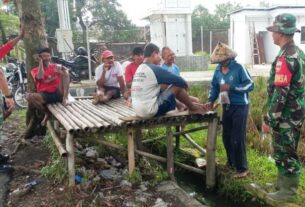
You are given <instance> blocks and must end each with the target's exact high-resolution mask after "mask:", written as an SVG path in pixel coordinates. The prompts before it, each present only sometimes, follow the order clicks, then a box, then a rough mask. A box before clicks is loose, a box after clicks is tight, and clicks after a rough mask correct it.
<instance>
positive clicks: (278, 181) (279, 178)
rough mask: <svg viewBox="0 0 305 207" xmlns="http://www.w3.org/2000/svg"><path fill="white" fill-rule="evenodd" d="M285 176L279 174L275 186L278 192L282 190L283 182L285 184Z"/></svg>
mask: <svg viewBox="0 0 305 207" xmlns="http://www.w3.org/2000/svg"><path fill="white" fill-rule="evenodd" d="M283 177H284V176H283V175H281V173H278V174H277V180H276V184H275V189H276V190H280V188H281V186H282V182H283Z"/></svg>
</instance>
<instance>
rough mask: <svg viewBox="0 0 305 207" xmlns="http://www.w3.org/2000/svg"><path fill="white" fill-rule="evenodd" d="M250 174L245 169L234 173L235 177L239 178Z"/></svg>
mask: <svg viewBox="0 0 305 207" xmlns="http://www.w3.org/2000/svg"><path fill="white" fill-rule="evenodd" d="M248 174H249V172H248V171H244V172H237V173H236V174H235V175H233V178H236V179H239V178H245V177H247V176H248Z"/></svg>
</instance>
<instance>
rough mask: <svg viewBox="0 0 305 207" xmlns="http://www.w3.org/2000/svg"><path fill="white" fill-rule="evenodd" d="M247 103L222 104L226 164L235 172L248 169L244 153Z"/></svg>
mask: <svg viewBox="0 0 305 207" xmlns="http://www.w3.org/2000/svg"><path fill="white" fill-rule="evenodd" d="M248 113H249V105H226V104H225V105H223V116H222V126H223V134H222V139H223V144H224V146H225V149H226V152H227V161H228V164H229V165H230V166H232V167H235V168H236V170H237V172H244V171H246V170H248V162H247V153H246V129H247V118H248Z"/></svg>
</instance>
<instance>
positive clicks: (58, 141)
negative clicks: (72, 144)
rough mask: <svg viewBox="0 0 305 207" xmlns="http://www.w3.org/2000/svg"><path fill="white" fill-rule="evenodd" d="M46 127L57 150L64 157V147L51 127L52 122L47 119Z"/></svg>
mask: <svg viewBox="0 0 305 207" xmlns="http://www.w3.org/2000/svg"><path fill="white" fill-rule="evenodd" d="M47 128H48V130H49V131H50V134H51V137H52V139H53V141H54V144H55V146H56V147H57V149H58V151H59V154H60V156H62V157H66V156H67V154H68V153H67V151H66V150H65V148H64V147H63V145H62V144H61V142H60V140H59V138H58V136H57V134H56V132H55V130H54V128H53V127H52V124H51V122H50V121H47Z"/></svg>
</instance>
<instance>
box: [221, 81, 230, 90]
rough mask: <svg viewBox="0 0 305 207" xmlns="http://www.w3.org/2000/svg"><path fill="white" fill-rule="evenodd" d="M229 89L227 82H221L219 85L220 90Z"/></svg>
mask: <svg viewBox="0 0 305 207" xmlns="http://www.w3.org/2000/svg"><path fill="white" fill-rule="evenodd" d="M229 90H230V85H229V84H226V83H225V84H221V85H220V91H221V92H222V91H229Z"/></svg>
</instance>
